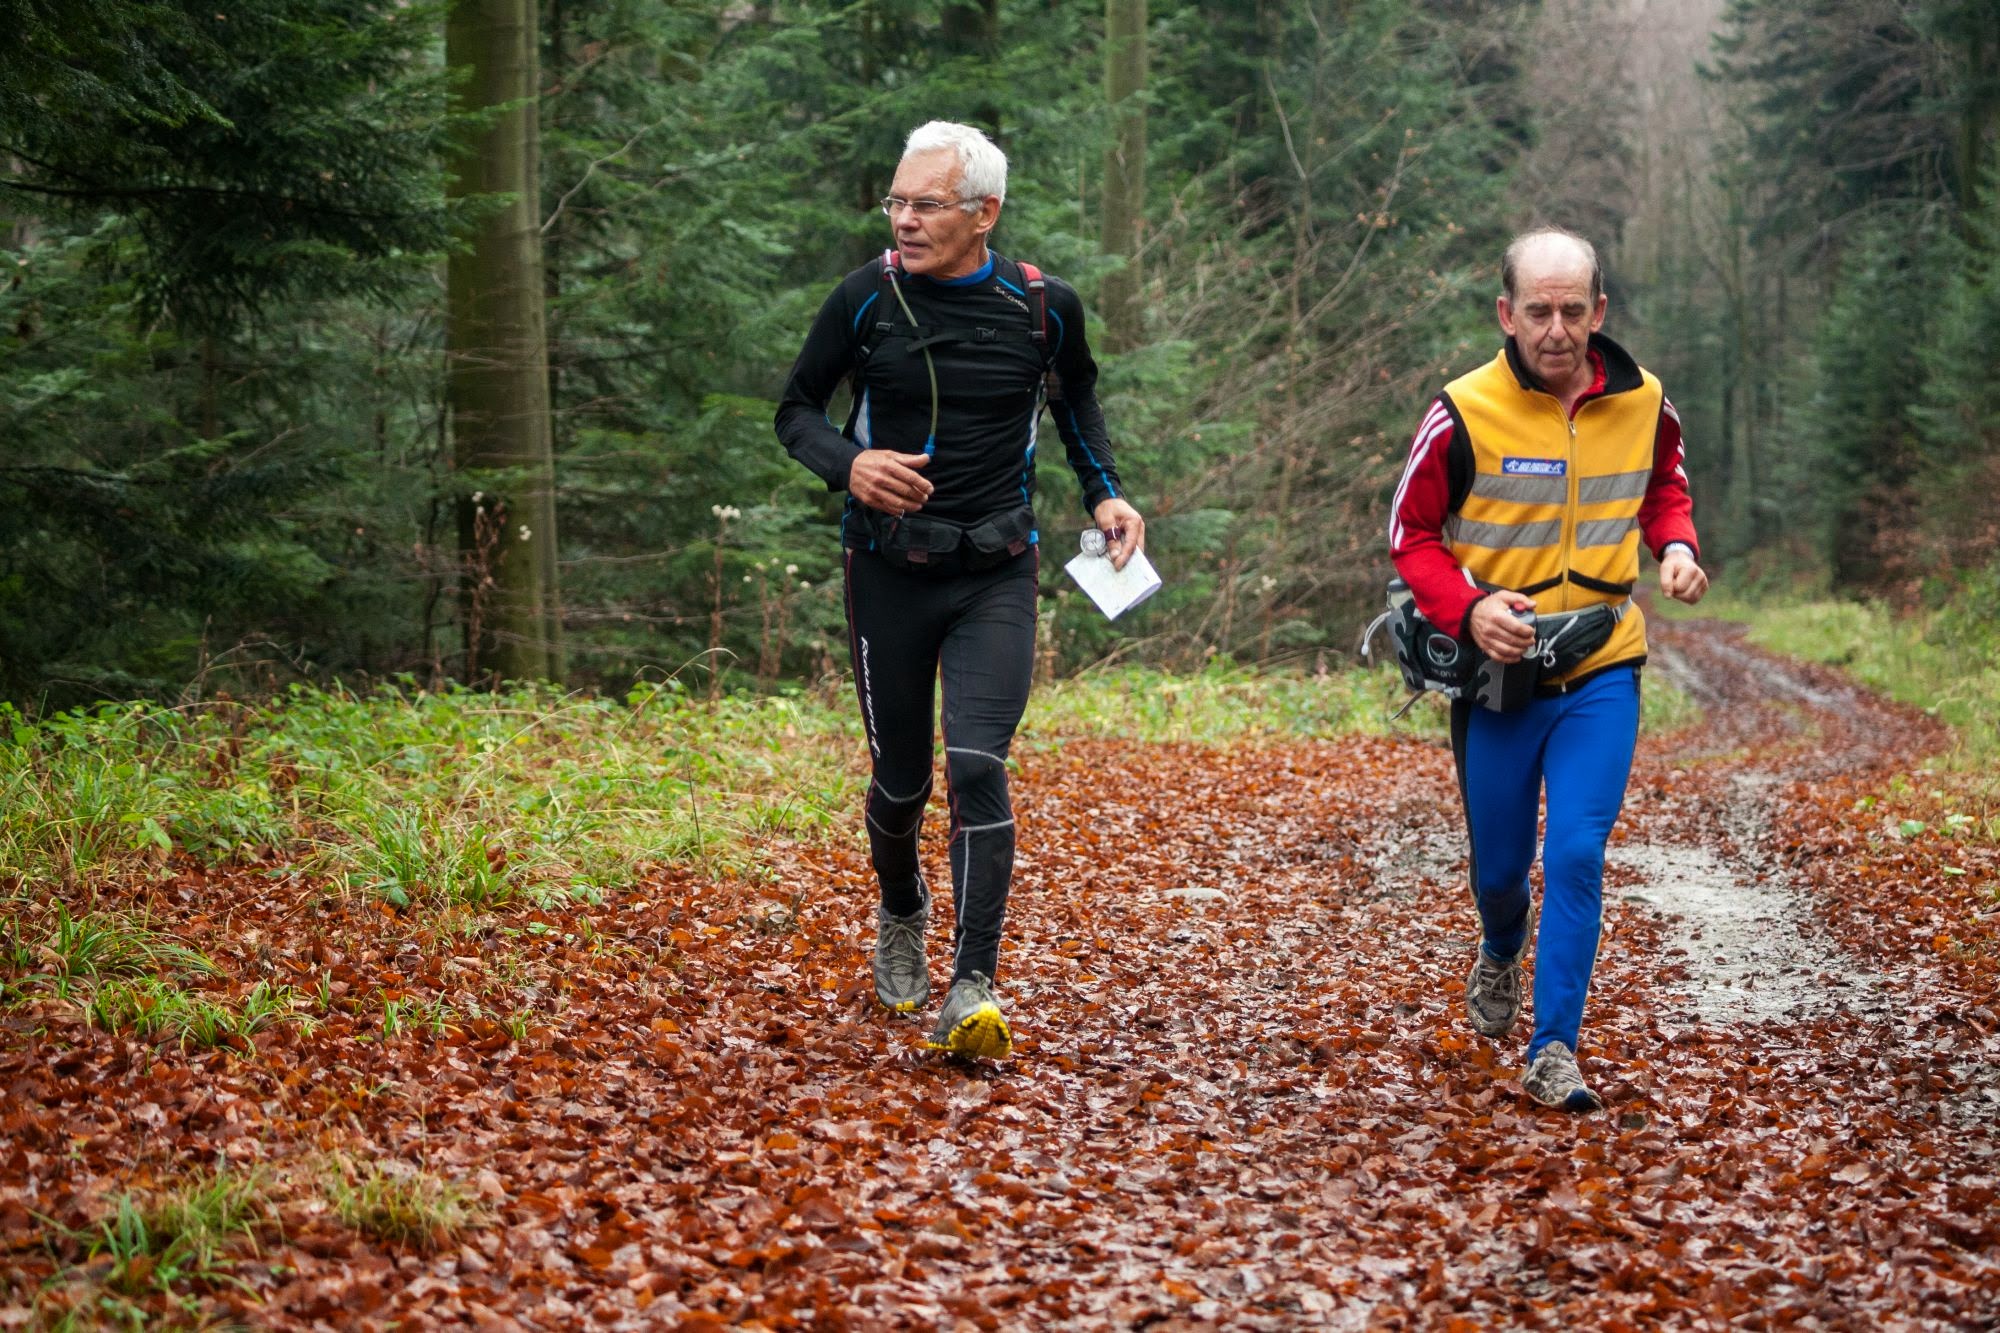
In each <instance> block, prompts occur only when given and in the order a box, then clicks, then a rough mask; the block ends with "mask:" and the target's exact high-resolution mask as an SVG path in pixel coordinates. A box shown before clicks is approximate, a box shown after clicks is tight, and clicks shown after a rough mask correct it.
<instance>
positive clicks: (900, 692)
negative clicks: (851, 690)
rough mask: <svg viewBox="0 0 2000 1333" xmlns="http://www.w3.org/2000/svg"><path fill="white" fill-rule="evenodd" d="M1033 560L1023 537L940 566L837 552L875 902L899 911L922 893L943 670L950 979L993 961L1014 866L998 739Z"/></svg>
mask: <svg viewBox="0 0 2000 1333" xmlns="http://www.w3.org/2000/svg"><path fill="white" fill-rule="evenodd" d="M1036 560H1037V556H1036V552H1035V551H1034V550H1033V549H1030V550H1028V551H1025V552H1023V553H1022V554H1021V555H1019V556H1016V557H1014V558H1013V559H1011V560H1009V561H1007V562H1006V563H1005V564H1003V565H999V566H997V567H995V568H993V569H989V570H982V571H979V572H977V573H960V574H954V575H951V576H948V577H942V578H941V577H938V576H935V575H927V574H918V573H912V572H910V571H908V570H904V569H899V568H897V567H896V566H894V565H892V564H890V563H889V562H888V561H886V560H884V559H883V558H882V557H881V556H879V555H875V554H872V553H870V552H867V551H848V552H847V628H848V647H849V649H850V651H851V652H852V653H853V659H854V682H855V690H856V692H857V693H858V694H859V695H860V699H861V718H862V723H863V725H864V727H865V728H866V730H867V733H868V754H869V758H870V760H871V762H872V764H873V768H874V774H873V781H872V782H871V783H870V784H869V787H868V800H867V823H868V845H869V850H870V853H871V854H872V856H873V859H874V865H875V876H876V879H877V880H878V881H879V882H880V884H881V888H882V905H883V906H884V907H885V908H886V909H888V911H890V912H891V913H893V914H895V915H897V916H908V915H909V914H910V913H912V912H915V911H916V910H918V908H919V907H921V906H922V905H923V903H924V897H923V894H924V889H923V886H922V881H921V879H920V877H919V875H918V864H917V836H918V831H919V829H920V828H921V826H922V824H923V818H924V803H925V802H926V801H927V800H928V799H929V798H930V794H931V767H932V766H931V748H932V732H933V713H932V709H931V700H932V697H933V692H934V690H935V689H936V688H937V684H938V682H939V681H940V680H941V681H942V682H943V690H944V710H943V711H944V747H945V748H944V758H945V780H946V784H947V790H948V793H949V796H950V809H951V838H950V851H951V897H952V907H953V909H954V911H953V924H952V969H951V974H952V980H953V981H959V980H962V979H963V978H965V977H968V976H971V975H972V974H973V973H975V972H976V973H980V974H982V975H984V976H985V977H987V978H988V979H989V980H990V979H991V978H992V977H993V975H994V971H995V969H996V968H997V967H998V966H999V962H1000V932H1001V928H1002V926H1003V925H1004V924H1005V922H1006V917H1007V889H1008V884H1009V881H1010V880H1011V879H1012V878H1013V873H1014V807H1013V802H1012V801H1011V800H1010V798H1009V796H1008V792H1007V751H1008V749H1009V747H1011V746H1012V744H1013V742H1014V729H1015V728H1016V727H1018V726H1019V725H1020V723H1021V713H1022V711H1023V710H1024V709H1026V707H1027V705H1028V685H1029V682H1030V680H1031V679H1032V678H1033V675H1034V665H1035V588H1036Z"/></svg>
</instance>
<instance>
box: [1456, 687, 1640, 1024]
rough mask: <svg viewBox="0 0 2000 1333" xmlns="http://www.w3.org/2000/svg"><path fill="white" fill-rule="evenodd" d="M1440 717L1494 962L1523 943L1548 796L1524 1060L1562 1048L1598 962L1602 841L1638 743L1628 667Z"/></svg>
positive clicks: (1635, 695) (1635, 696)
mask: <svg viewBox="0 0 2000 1333" xmlns="http://www.w3.org/2000/svg"><path fill="white" fill-rule="evenodd" d="M1451 721H1452V727H1451V732H1452V751H1453V754H1454V755H1455V756H1456V758H1457V760H1458V780H1459V787H1460V791H1461V793H1462V794H1463V796H1464V798H1465V816H1466V823H1467V825H1468V827H1469V828H1470V830H1471V835H1472V892H1473V898H1474V901H1475V903H1476V904H1477V906H1478V908H1479V922H1480V927H1481V932H1482V935H1483V937H1484V942H1483V947H1484V948H1485V949H1486V951H1487V952H1488V953H1489V954H1491V955H1492V956H1494V957H1495V958H1511V957H1513V956H1515V955H1516V954H1518V953H1519V952H1520V951H1521V948H1522V946H1523V944H1525V943H1526V939H1525V936H1526V934H1527V929H1528V901H1529V892H1528V868H1529V866H1530V865H1531V864H1533V862H1534V859H1535V811H1536V806H1537V805H1538V804H1539V802H1540V800H1541V796H1542V789H1543V787H1544V786H1546V787H1547V789H1548V832H1547V834H1546V836H1545V837H1544V839H1543V842H1542V917H1541V926H1540V929H1539V931H1538V932H1537V938H1536V940H1535V1032H1534V1036H1533V1037H1531V1038H1530V1039H1529V1041H1528V1058H1529V1059H1530V1060H1533V1059H1534V1058H1535V1054H1536V1053H1537V1052H1538V1051H1540V1050H1541V1049H1542V1047H1543V1046H1545V1045H1547V1044H1548V1043H1549V1042H1551V1041H1560V1042H1563V1043H1564V1044H1566V1045H1567V1046H1568V1047H1569V1048H1570V1049H1571V1050H1572V1051H1573V1050H1575V1049H1576V1040H1577V1031H1578V1029H1579V1028H1580V1027H1582V1025H1583V1002H1584V997H1585V996H1586V995H1588V994H1589V992H1590V973H1591V969H1592V968H1593V967H1594V966H1595V965H1596V963H1597V936H1598V928H1599V924H1600V922H1601V920H1602V917H1603V911H1604V845H1605V843H1606V842H1607V841H1608V840H1609V839H1610V837H1611V826H1612V824H1613V823H1615V822H1616V821H1617V819H1618V811H1619V808H1620V807H1621V806H1622V805H1623V804H1624V802H1625V782H1626V779H1627V778H1628V777H1629V776H1630V775H1631V772H1632V750H1633V746H1634V745H1635V744H1636V743H1637V741H1638V737H1639V673H1638V669H1637V668H1636V667H1613V668H1611V669H1610V670H1608V671H1604V672H1601V673H1599V674H1598V675H1595V676H1593V677H1591V678H1590V679H1589V680H1587V681H1585V682H1584V683H1583V684H1581V685H1579V686H1577V687H1576V688H1575V689H1573V690H1571V691H1569V692H1568V693H1566V694H1558V695H1553V696H1550V697H1548V698H1536V699H1533V700H1530V701H1529V703H1528V706H1527V707H1525V708H1523V709H1521V710H1520V711H1519V712H1515V713H1496V712H1493V711H1492V710H1490V709H1485V708H1479V707H1476V706H1474V705H1472V704H1469V703H1464V702H1461V703H1459V704H1456V705H1455V706H1454V707H1453V709H1452V719H1451Z"/></svg>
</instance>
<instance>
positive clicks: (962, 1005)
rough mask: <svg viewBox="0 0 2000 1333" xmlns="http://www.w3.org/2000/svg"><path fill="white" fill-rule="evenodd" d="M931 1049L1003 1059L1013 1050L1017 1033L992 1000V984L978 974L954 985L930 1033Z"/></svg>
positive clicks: (955, 982) (989, 1058) (945, 998)
mask: <svg viewBox="0 0 2000 1333" xmlns="http://www.w3.org/2000/svg"><path fill="white" fill-rule="evenodd" d="M930 1048H931V1049H932V1050H934V1051H950V1052H951V1053H952V1054H953V1055H964V1056H975V1057H984V1058H985V1059H988V1060H1000V1059H1004V1058H1005V1057H1006V1056H1007V1055H1008V1053H1009V1052H1011V1051H1012V1050H1013V1049H1014V1034H1013V1033H1011V1032H1009V1031H1008V1030H1007V1020H1006V1019H1005V1018H1004V1017H1002V1016H1001V1014H1000V1005H999V1003H998V1002H997V1001H995V1000H994V998H993V983H992V982H991V981H989V980H987V979H986V978H985V977H983V976H981V975H980V974H979V973H977V972H975V973H973V974H972V975H971V976H969V977H966V978H964V979H962V980H960V981H954V982H953V983H952V985H951V994H949V995H947V996H945V997H944V1010H943V1012H942V1013H940V1014H939V1015H938V1021H937V1030H936V1031H935V1032H933V1033H931V1039H930Z"/></svg>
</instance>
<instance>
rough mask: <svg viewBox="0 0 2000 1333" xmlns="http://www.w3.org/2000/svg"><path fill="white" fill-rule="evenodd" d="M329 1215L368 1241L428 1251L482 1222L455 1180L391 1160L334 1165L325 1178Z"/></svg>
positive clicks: (482, 1213) (475, 1205)
mask: <svg viewBox="0 0 2000 1333" xmlns="http://www.w3.org/2000/svg"><path fill="white" fill-rule="evenodd" d="M326 1194H327V1199H328V1201H329V1202H331V1203H332V1205H333V1211H334V1215H335V1216H337V1217H338V1218H340V1220H341V1221H342V1222H344V1223H346V1224H347V1225H348V1226H350V1227H353V1228H354V1229H355V1230H356V1231H359V1232H360V1233H361V1234H362V1235H364V1236H367V1237H369V1238H370V1239H373V1240H379V1241H386V1242H388V1243H390V1244H393V1245H404V1246H408V1247H409V1248H411V1249H414V1250H419V1251H422V1252H424V1253H432V1252H435V1251H437V1250H439V1249H442V1248H443V1247H444V1246H446V1245H449V1244H450V1243H452V1242H453V1241H454V1240H457V1239H458V1238H459V1237H460V1236H462V1235H464V1234H465V1233H466V1232H467V1231H470V1230H472V1229H473V1228H475V1227H478V1226H480V1225H482V1224H483V1223H484V1222H485V1220H486V1211H485V1209H484V1208H483V1207H482V1206H481V1205H480V1202H479V1200H478V1197H477V1196H476V1195H474V1194H473V1193H472V1192H471V1191H470V1190H468V1189H467V1188H466V1187H465V1186H463V1185H461V1184H459V1183H458V1182H456V1181H451V1180H446V1179H444V1178H442V1177H440V1176H435V1175H432V1174H431V1173H430V1172H428V1171H421V1170H418V1169H416V1168H414V1167H411V1166H407V1165H404V1164H402V1163H394V1162H368V1163H366V1164H363V1165H359V1166H356V1165H353V1164H351V1163H345V1162H341V1163H336V1164H335V1169H334V1171H333V1172H332V1174H330V1175H329V1176H328V1177H327V1182H326Z"/></svg>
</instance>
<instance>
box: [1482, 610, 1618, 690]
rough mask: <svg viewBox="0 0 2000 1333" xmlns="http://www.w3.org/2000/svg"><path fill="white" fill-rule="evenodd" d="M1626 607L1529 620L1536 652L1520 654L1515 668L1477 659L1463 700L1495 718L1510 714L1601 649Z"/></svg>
mask: <svg viewBox="0 0 2000 1333" xmlns="http://www.w3.org/2000/svg"><path fill="white" fill-rule="evenodd" d="M1630 605H1631V603H1630V602H1605V603H1601V604H1599V605H1597V606H1587V607H1585V608H1583V610H1581V611H1559V612H1557V613H1556V614H1554V615H1548V616H1535V617H1533V618H1532V623H1533V624H1534V627H1535V646H1534V647H1532V648H1530V649H1528V651H1527V652H1526V653H1524V654H1522V656H1521V660H1520V661H1518V662H1496V661H1494V660H1493V659H1492V658H1490V657H1487V656H1486V655H1485V654H1484V653H1481V654H1480V657H1479V666H1478V668H1477V669H1476V670H1474V672H1473V674H1472V684H1471V686H1470V687H1469V688H1468V690H1467V691H1466V692H1467V694H1468V695H1470V696H1471V698H1472V700H1473V702H1475V703H1477V704H1478V705H1479V706H1480V707H1481V708H1490V709H1492V710H1493V711H1494V712H1496V713H1511V712H1513V711H1514V710H1515V709H1517V708H1520V707H1522V706H1523V705H1524V704H1526V703H1527V702H1528V700H1530V699H1532V698H1534V697H1535V691H1536V690H1537V689H1539V688H1540V686H1541V683H1542V681H1543V679H1545V678H1546V679H1549V680H1553V679H1555V678H1556V677H1558V676H1561V675H1564V674H1565V673H1567V672H1570V671H1574V670H1575V669H1576V668H1577V667H1578V666H1580V665H1581V664H1582V662H1583V660H1584V659H1585V658H1586V657H1589V656H1590V655H1591V654H1592V653H1594V652H1596V651H1597V650H1598V649H1599V648H1602V647H1603V646H1604V645H1605V644H1606V643H1607V642H1608V641H1609V640H1610V638H1611V631H1612V630H1614V629H1617V628H1618V622H1619V621H1621V620H1623V619H1624V618H1625V608H1626V607H1627V606H1630Z"/></svg>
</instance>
